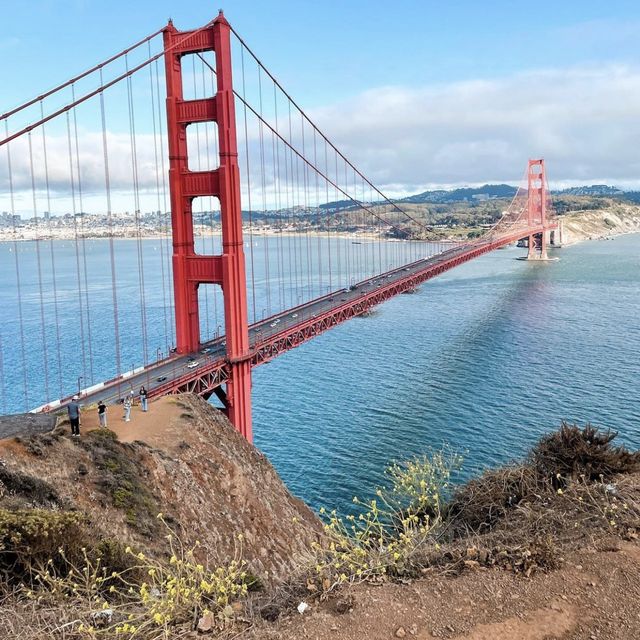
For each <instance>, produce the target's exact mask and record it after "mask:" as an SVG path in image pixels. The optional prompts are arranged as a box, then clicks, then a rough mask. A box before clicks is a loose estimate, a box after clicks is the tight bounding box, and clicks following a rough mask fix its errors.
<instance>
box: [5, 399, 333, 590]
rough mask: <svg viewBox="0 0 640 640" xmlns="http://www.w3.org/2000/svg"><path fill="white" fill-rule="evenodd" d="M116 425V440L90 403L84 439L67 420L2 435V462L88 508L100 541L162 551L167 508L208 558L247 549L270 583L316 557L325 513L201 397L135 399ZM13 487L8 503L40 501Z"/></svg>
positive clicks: (112, 416) (114, 413)
mask: <svg viewBox="0 0 640 640" xmlns="http://www.w3.org/2000/svg"><path fill="white" fill-rule="evenodd" d="M108 427H109V431H113V432H115V434H116V435H117V436H118V439H117V440H114V439H113V437H110V436H109V432H108V431H106V430H103V431H102V432H101V431H100V428H99V427H98V416H97V410H96V409H95V408H91V409H88V410H86V411H84V412H83V414H82V416H81V427H80V431H81V437H80V438H71V437H70V436H69V427H68V420H66V419H65V420H63V421H62V422H61V423H60V425H59V426H58V427H57V428H56V430H55V431H54V432H53V433H52V434H44V435H36V436H30V437H28V438H17V439H7V440H2V441H0V465H3V468H5V469H7V472H8V473H12V472H13V473H19V474H25V475H27V476H30V477H34V478H37V479H39V480H42V481H44V482H45V483H48V485H50V486H51V487H52V488H53V490H54V491H55V493H56V495H57V496H58V497H59V503H60V504H64V505H66V508H72V509H74V510H79V511H80V512H82V513H85V514H87V516H88V517H89V519H90V522H91V528H92V533H93V534H94V535H95V537H96V540H100V539H101V538H105V537H111V538H115V539H118V540H120V541H122V542H124V543H126V544H130V545H131V546H132V547H134V548H138V549H144V550H145V551H147V552H148V551H151V552H153V551H154V550H155V551H157V552H159V553H162V552H164V551H166V549H165V546H166V544H165V542H166V541H165V534H166V533H167V531H166V529H165V528H164V525H162V523H161V522H160V521H159V520H158V519H157V517H156V516H157V514H158V513H160V512H161V513H162V514H163V515H164V518H165V520H166V521H167V523H169V524H170V526H171V527H172V528H173V529H174V530H177V532H178V533H179V535H180V536H181V538H182V539H183V541H184V543H185V544H186V545H188V546H192V545H194V544H196V542H198V543H199V544H200V547H199V557H200V558H201V559H202V560H204V559H205V558H206V559H207V561H208V563H209V564H210V565H212V566H217V565H220V564H226V563H227V562H229V560H230V559H231V558H233V557H234V556H238V555H242V557H243V558H244V559H245V560H246V561H247V562H248V566H249V570H250V571H251V572H252V573H253V574H254V575H256V576H258V577H259V578H260V580H261V581H262V582H264V583H267V584H268V583H274V582H277V581H278V580H279V579H280V578H284V577H285V576H287V575H288V574H289V573H290V572H291V571H292V570H293V568H294V567H296V566H297V565H298V563H299V562H301V561H303V560H304V559H305V558H306V557H307V555H308V553H309V548H310V546H311V541H312V540H314V539H315V538H316V534H317V532H318V530H319V529H320V528H321V525H320V521H319V520H318V519H317V517H316V516H315V515H314V514H313V513H312V512H311V510H310V509H309V508H308V507H307V506H306V505H305V504H304V503H303V502H302V501H300V500H298V499H296V498H294V497H293V496H291V494H290V493H289V492H288V491H287V489H286V487H285V486H284V484H283V483H282V481H281V480H280V478H279V477H278V475H277V474H276V472H275V470H274V469H273V467H272V466H271V464H270V463H269V461H268V460H267V459H266V458H265V456H264V455H262V454H261V453H260V452H259V451H258V450H257V449H255V447H253V446H251V445H250V444H249V443H248V442H247V441H246V440H245V439H244V438H243V437H242V436H240V434H239V433H237V432H236V431H235V430H234V429H233V427H232V426H231V425H230V423H229V422H228V421H227V419H226V418H225V416H224V415H223V414H222V413H220V412H219V411H217V410H216V409H214V408H213V407H211V405H209V404H208V403H207V402H205V401H204V400H202V399H201V398H199V397H197V396H192V395H183V396H169V397H165V398H162V399H160V400H158V401H156V402H153V403H150V407H149V411H148V412H146V413H144V412H142V410H141V409H140V407H139V406H135V407H134V408H133V410H132V412H131V421H130V422H124V420H123V419H122V408H121V407H117V406H111V407H109V409H108ZM13 493H14V492H12V491H11V489H10V488H9V489H8V490H4V489H3V487H2V483H1V482H0V508H1V507H5V508H16V506H18V507H27V508H30V507H33V506H39V505H38V504H34V503H33V501H32V500H31V498H30V497H24V496H23V497H22V498H21V496H20V495H13ZM3 496H4V498H3ZM18 500H21V504H16V501H18ZM294 521H295V522H296V525H295V526H294V525H293V522H294ZM240 536H242V540H240Z"/></svg>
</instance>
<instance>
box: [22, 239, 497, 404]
mask: <svg viewBox="0 0 640 640" xmlns="http://www.w3.org/2000/svg"><path fill="white" fill-rule="evenodd" d="M503 244H508V242H504V243H503ZM481 246H483V243H482V242H480V243H478V242H475V243H468V244H461V245H458V246H456V247H454V248H452V249H448V250H446V251H444V252H442V253H440V254H437V255H435V256H432V257H430V258H424V259H421V260H418V261H416V262H413V263H411V264H408V265H406V266H403V267H400V268H397V269H393V270H391V271H388V272H386V273H383V274H380V275H379V276H376V277H373V278H369V279H367V280H363V281H361V282H358V283H356V284H354V285H352V286H351V287H348V288H345V289H340V290H338V291H335V292H333V293H330V294H328V295H326V296H323V297H321V298H316V299H314V300H311V301H309V302H307V303H305V304H302V305H300V306H298V307H295V308H293V309H288V310H286V311H282V312H281V313H278V314H275V315H273V316H270V317H268V318H265V319H264V320H261V321H259V322H256V323H255V324H253V325H251V326H250V327H249V342H250V345H251V350H252V351H253V350H254V349H255V348H256V347H257V346H259V345H261V344H263V343H265V342H268V341H269V340H271V339H273V338H274V336H277V335H278V334H281V333H287V332H291V331H292V330H293V329H295V328H296V327H297V326H299V325H303V324H305V323H308V322H310V321H313V319H314V318H319V317H322V316H325V315H327V314H330V313H331V312H332V311H333V310H335V309H338V308H339V307H342V306H348V305H349V304H350V303H353V302H355V301H357V300H359V299H361V298H363V297H365V296H367V295H368V294H372V293H374V292H376V290H379V289H381V288H386V287H388V286H390V285H393V284H394V283H397V282H399V281H404V280H406V279H407V278H409V277H411V276H414V275H416V276H417V275H419V274H422V273H424V272H425V271H426V270H427V269H432V268H434V267H436V266H437V265H441V264H443V263H452V262H454V261H455V260H456V258H457V257H459V256H463V255H464V254H466V253H469V252H470V248H473V249H477V248H478V247H481ZM225 349H226V343H225V337H224V336H221V337H220V338H217V339H215V340H211V341H209V342H206V343H203V344H202V346H201V349H200V351H198V352H195V353H189V354H181V355H175V356H172V357H170V358H165V359H163V360H160V361H158V362H156V363H153V364H150V365H147V366H146V367H140V369H135V370H134V371H133V372H126V373H124V374H122V375H121V376H119V377H118V378H116V379H114V380H110V381H107V382H105V383H101V384H100V385H94V386H92V387H89V388H88V389H85V390H83V391H81V394H80V404H81V405H85V406H86V405H91V404H96V403H97V402H98V401H100V400H102V401H103V402H105V403H106V404H116V403H117V402H119V401H120V400H121V399H122V398H123V397H124V396H126V395H127V394H129V393H130V392H131V391H133V392H134V394H135V395H136V397H137V394H138V390H139V389H140V387H141V386H142V385H144V386H145V387H146V389H147V391H148V392H149V394H150V396H153V395H154V393H153V392H154V390H156V389H158V390H159V389H160V388H161V387H167V386H168V385H170V384H171V382H172V381H174V380H178V379H180V378H185V377H188V376H189V375H193V377H197V374H198V373H199V372H200V371H201V370H203V369H207V370H210V369H215V368H216V367H219V366H222V365H223V364H224V363H225V361H226V352H225ZM160 393H162V392H160ZM70 399H71V397H70V396H69V397H66V398H63V399H61V400H59V401H56V402H53V403H49V404H48V405H44V406H43V407H38V409H34V410H33V412H37V411H43V410H44V411H57V410H59V409H62V408H64V407H65V406H66V404H68V402H69V401H70Z"/></svg>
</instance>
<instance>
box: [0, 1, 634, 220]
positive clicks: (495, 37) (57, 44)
mask: <svg viewBox="0 0 640 640" xmlns="http://www.w3.org/2000/svg"><path fill="white" fill-rule="evenodd" d="M217 8H218V6H217V5H215V6H214V5H213V4H212V3H211V2H209V0H206V1H205V0H202V1H195V0H193V1H190V2H188V3H185V2H182V3H178V2H175V0H173V1H169V0H153V1H152V0H137V1H136V2H130V1H127V2H124V1H123V0H112V1H111V2H108V3H107V2H101V1H98V0H31V1H30V2H28V3H26V2H25V3H18V2H13V1H12V2H9V1H8V0H0V12H1V15H2V16H3V30H2V35H0V54H1V55H2V60H3V64H2V65H1V66H0V86H2V87H3V88H4V89H3V91H2V94H1V97H0V111H2V112H4V111H5V110H6V109H8V108H10V107H12V106H15V105H16V104H19V103H21V102H22V101H24V100H27V99H29V98H31V97H34V96H35V95H36V94H37V93H39V92H41V91H42V90H44V89H45V88H47V87H50V86H52V85H55V84H57V83H58V82H62V81H64V80H66V79H67V78H68V77H69V76H71V75H73V74H75V73H76V72H79V71H82V70H83V69H84V68H86V67H88V66H90V65H91V64H93V63H95V62H98V61H100V60H101V59H104V58H106V57H108V56H109V55H111V54H112V53H114V52H115V51H118V50H120V49H122V48H124V47H125V46H127V45H128V44H130V43H132V42H133V41H135V40H137V39H139V38H140V37H142V36H143V35H146V34H147V33H150V32H152V31H154V30H155V29H157V28H160V27H161V26H162V25H163V24H164V23H166V20H167V18H168V17H169V16H171V17H172V18H173V20H174V22H175V24H176V26H177V27H178V28H180V29H186V28H192V27H196V26H199V25H201V24H203V23H205V22H206V21H207V20H209V19H211V17H213V16H214V15H215V13H217ZM223 8H224V9H225V14H226V16H227V18H228V19H229V21H230V22H231V23H232V24H233V26H234V27H235V28H236V30H237V31H238V32H239V33H240V34H241V35H242V37H243V38H244V39H245V40H246V41H247V43H249V45H250V46H251V47H252V49H253V50H254V51H255V52H256V53H257V54H258V55H259V57H260V58H261V59H262V60H263V62H264V63H265V65H266V66H267V67H268V68H269V69H270V70H271V71H272V72H273V73H274V74H275V76H276V77H278V78H279V80H280V81H281V83H282V84H283V85H284V86H285V88H286V89H287V90H288V91H289V92H290V93H291V94H292V95H293V96H294V97H295V98H296V100H297V101H298V102H299V104H301V105H302V106H303V107H305V108H306V109H307V111H308V113H309V114H310V115H311V117H312V118H313V119H314V120H315V121H316V122H317V123H318V124H319V125H320V128H321V129H322V130H323V131H324V132H325V133H326V134H327V135H328V137H329V138H330V139H331V140H332V141H333V142H335V143H336V145H337V146H338V147H339V148H340V149H341V150H343V151H344V152H345V155H347V156H348V157H349V158H350V160H352V161H353V163H354V164H355V165H357V166H358V167H359V168H360V169H361V170H362V171H363V173H365V174H366V175H367V176H368V177H370V178H371V179H372V181H373V182H375V183H376V184H377V185H378V186H380V187H381V188H382V190H383V191H385V192H388V193H389V194H390V195H393V196H397V195H404V194H408V193H415V192H418V191H421V190H424V189H427V188H434V187H448V186H454V185H456V186H457V185H467V184H478V183H483V182H502V181H504V182H511V183H514V182H516V181H517V180H518V179H519V178H520V176H521V175H522V172H523V170H524V167H525V163H526V160H527V158H529V157H539V156H542V157H544V158H545V159H546V161H547V167H548V172H549V178H550V181H551V184H552V186H568V185H573V184H584V183H600V182H606V183H609V184H615V185H618V186H621V187H625V188H640V159H639V158H638V152H637V149H638V148H639V146H640V4H638V3H637V2H631V1H629V2H627V1H625V0H615V1H612V2H609V3H603V2H601V1H597V2H596V1H593V0H586V1H584V0H583V1H580V2H578V1H577V0H565V1H564V2H561V3H559V2H554V1H546V0H540V2H537V3H534V4H533V5H532V4H531V3H514V2H510V1H509V2H507V1H500V0H498V1H492V2H490V3H478V2H475V1H451V2H442V1H440V0H438V1H431V0H411V1H409V0H405V1H403V0H400V1H399V2H396V3H393V4H389V3H383V2H380V1H378V0H370V1H364V0H348V1H346V0H342V1H341V2H340V1H338V0H324V1H323V2H302V1H300V0H298V1H297V2H293V1H286V0H282V1H280V0H274V1H273V2H269V3H267V2H258V1H257V0H253V1H250V0H232V1H231V2H229V3H228V4H227V5H224V3H223ZM139 91H140V92H143V91H144V89H142V88H141V89H140V90H139ZM94 111H95V108H94ZM88 113H89V111H87V114H88ZM94 115H95V114H94ZM139 119H140V120H142V118H141V116H140V118H139ZM126 120H127V118H126V113H125V112H124V110H122V111H121V112H120V113H117V110H116V114H115V115H113V116H112V117H111V121H110V123H109V133H108V135H109V136H110V137H109V141H110V148H111V149H112V153H116V152H117V150H118V149H120V148H121V149H122V153H123V154H124V155H126V148H127V144H128V142H127V127H126V125H127V122H126ZM80 129H81V145H80V147H81V148H80V149H79V153H80V155H81V156H82V158H83V173H84V172H86V174H87V176H93V178H92V179H93V180H95V182H96V184H97V183H98V182H99V181H100V179H101V178H100V176H101V172H103V171H102V165H101V164H100V162H99V160H97V159H96V154H95V152H94V151H92V148H91V145H92V144H95V145H98V146H99V143H100V139H101V131H100V127H99V122H98V119H97V118H96V117H93V118H92V117H90V116H89V115H86V117H83V116H81V119H80ZM138 129H139V133H140V135H141V136H150V135H151V131H150V127H149V126H148V125H147V126H146V128H145V125H143V124H140V123H139V124H138ZM55 134H56V131H51V136H52V141H51V143H50V148H49V154H50V155H51V156H52V159H50V161H51V164H52V165H53V167H54V168H57V170H58V178H59V181H60V189H64V182H65V173H64V172H65V171H67V172H68V171H69V169H64V168H63V167H64V166H66V165H68V164H69V160H68V157H66V158H65V153H66V149H67V144H66V138H65V131H64V127H62V129H60V130H59V131H58V134H59V135H58V137H57V138H56V137H55ZM34 142H35V139H34ZM24 144H26V143H23V146H22V147H20V146H19V144H18V145H16V146H15V148H14V150H13V151H12V153H13V156H14V158H13V165H14V166H13V170H14V173H15V175H14V181H15V183H16V191H17V192H19V193H16V198H17V200H18V202H19V203H22V204H19V205H18V209H20V208H22V207H28V205H27V204H26V202H27V201H28V199H29V197H28V194H27V193H26V191H25V192H24V193H22V192H21V190H23V191H24V189H27V188H28V187H29V184H30V172H29V162H28V161H27V158H26V153H25V149H26V147H25V146H24ZM145 149H146V156H145V157H144V158H142V159H141V168H140V177H141V180H142V181H143V183H144V185H146V186H148V187H149V188H152V186H153V184H154V183H155V181H156V174H155V173H154V170H153V169H150V168H148V167H151V166H152V164H153V162H152V159H153V158H152V155H153V151H152V149H153V144H152V138H147V144H146V145H145ZM2 151H4V150H2ZM34 153H36V164H37V162H38V159H37V153H38V151H37V150H35V151H34ZM125 164H126V163H123V164H122V176H121V181H122V183H123V185H124V183H125V182H126V180H127V179H129V178H128V177H127V175H128V174H130V171H128V173H127V170H126V168H125V167H124V165H125ZM85 165H86V169H85V168H84V166H85ZM115 165H116V172H117V165H118V163H117V162H116V163H115ZM3 171H4V175H5V180H4V182H3V181H2V176H3ZM37 171H38V170H37V169H36V173H37ZM0 185H3V186H2V187H1V188H3V189H4V193H0V210H2V209H3V206H4V207H6V160H5V158H4V156H3V155H0ZM123 188H124V187H123ZM87 189H88V191H90V185H89V184H87ZM3 197H4V200H2V198H3Z"/></svg>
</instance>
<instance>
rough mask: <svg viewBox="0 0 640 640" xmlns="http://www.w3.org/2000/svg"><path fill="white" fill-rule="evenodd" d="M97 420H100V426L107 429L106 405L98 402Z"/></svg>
mask: <svg viewBox="0 0 640 640" xmlns="http://www.w3.org/2000/svg"><path fill="white" fill-rule="evenodd" d="M98 420H100V426H101V427H104V428H105V429H106V428H107V405H106V404H105V403H104V402H102V400H100V402H98Z"/></svg>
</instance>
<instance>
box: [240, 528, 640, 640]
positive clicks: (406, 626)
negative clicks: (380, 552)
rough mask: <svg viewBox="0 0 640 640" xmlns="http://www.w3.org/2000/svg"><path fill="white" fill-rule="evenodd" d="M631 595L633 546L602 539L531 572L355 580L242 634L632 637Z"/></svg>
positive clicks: (636, 570) (638, 580) (638, 586)
mask: <svg viewBox="0 0 640 640" xmlns="http://www.w3.org/2000/svg"><path fill="white" fill-rule="evenodd" d="M345 603H346V604H345ZM639 603H640V546H639V545H638V544H637V543H632V542H624V541H620V540H617V539H611V540H604V541H601V542H600V543H598V544H597V545H595V546H593V547H591V548H589V549H586V550H581V551H578V552H574V553H572V554H570V555H568V556H567V557H566V559H565V562H564V563H563V567H562V568H561V569H559V570H557V571H552V572H549V573H546V574H545V573H541V572H540V573H536V574H534V575H533V577H532V578H525V577H524V576H522V575H521V574H520V575H514V574H513V573H511V572H508V571H504V570H500V569H495V568H494V569H475V570H469V571H466V572H465V573H463V574H462V575H460V576H457V577H445V576H442V575H437V574H435V573H433V574H427V575H425V577H424V578H423V579H421V580H418V581H415V582H412V583H410V584H388V583H387V584H383V585H381V586H372V585H367V584H362V585H358V586H354V587H352V588H351V589H350V590H348V591H345V592H344V593H343V594H341V596H340V599H338V600H337V601H331V602H327V603H319V604H313V605H312V608H311V610H309V611H308V612H306V613H304V614H302V615H300V614H298V613H297V612H294V613H292V614H290V615H289V616H288V617H285V618H281V619H280V620H279V621H278V622H277V623H275V624H269V623H267V622H264V623H260V624H259V625H258V626H257V627H255V628H253V629H251V630H249V631H247V632H246V633H245V636H244V637H246V638H251V639H258V638H259V639H260V640H283V639H285V638H287V639H292V638H296V639H297V638H309V639H313V640H325V639H326V640H329V639H331V640H356V639H357V640H362V639H365V638H366V639H367V640H393V639H394V638H398V637H406V638H416V639H417V640H428V639H431V638H448V639H451V640H462V639H463V638H464V639H467V640H551V639H552V638H553V639H558V640H560V639H562V640H638V638H640V606H639ZM345 609H346V612H345V613H344V614H340V613H338V612H337V611H339V610H345Z"/></svg>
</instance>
